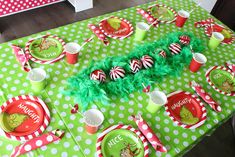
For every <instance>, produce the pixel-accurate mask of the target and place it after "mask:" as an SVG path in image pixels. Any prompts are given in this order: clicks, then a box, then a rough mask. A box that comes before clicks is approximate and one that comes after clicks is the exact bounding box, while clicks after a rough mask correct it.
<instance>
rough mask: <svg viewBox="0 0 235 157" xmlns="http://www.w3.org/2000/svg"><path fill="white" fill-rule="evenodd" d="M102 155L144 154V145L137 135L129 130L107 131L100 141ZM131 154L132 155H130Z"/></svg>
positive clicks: (130, 156) (113, 156)
mask: <svg viewBox="0 0 235 157" xmlns="http://www.w3.org/2000/svg"><path fill="white" fill-rule="evenodd" d="M101 152H102V155H103V157H132V156H133V154H135V155H134V156H135V157H143V156H144V146H143V143H142V141H141V140H140V139H139V137H138V136H137V135H136V134H134V133H133V132H131V131H129V130H124V129H118V130H113V131H111V132H109V133H108V134H107V135H106V136H105V137H104V139H103V141H102V143H101ZM131 154H132V155H131Z"/></svg>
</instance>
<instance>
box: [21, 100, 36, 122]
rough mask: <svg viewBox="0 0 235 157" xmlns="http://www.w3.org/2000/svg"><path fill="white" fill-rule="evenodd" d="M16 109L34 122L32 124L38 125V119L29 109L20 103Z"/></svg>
mask: <svg viewBox="0 0 235 157" xmlns="http://www.w3.org/2000/svg"><path fill="white" fill-rule="evenodd" d="M18 108H20V109H21V110H23V111H24V113H26V114H27V115H29V117H30V118H32V119H33V120H34V123H39V119H40V117H39V116H38V115H37V114H36V113H34V111H33V110H31V109H29V108H28V107H27V106H25V105H23V104H22V103H21V104H19V105H18Z"/></svg>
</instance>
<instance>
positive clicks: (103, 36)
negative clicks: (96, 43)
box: [88, 24, 109, 46]
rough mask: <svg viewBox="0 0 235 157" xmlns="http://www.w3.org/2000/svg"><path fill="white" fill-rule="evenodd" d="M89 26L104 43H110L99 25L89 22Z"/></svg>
mask: <svg viewBox="0 0 235 157" xmlns="http://www.w3.org/2000/svg"><path fill="white" fill-rule="evenodd" d="M88 27H89V28H90V30H91V31H92V32H93V33H94V34H95V35H96V36H97V37H98V38H99V40H101V41H102V42H103V43H104V45H106V46H108V45H109V41H108V38H107V37H106V36H105V35H104V33H103V32H102V31H101V30H100V29H99V27H97V26H96V25H94V24H88Z"/></svg>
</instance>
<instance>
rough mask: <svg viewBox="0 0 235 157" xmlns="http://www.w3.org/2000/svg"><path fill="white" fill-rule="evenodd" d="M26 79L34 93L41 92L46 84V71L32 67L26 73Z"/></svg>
mask: <svg viewBox="0 0 235 157" xmlns="http://www.w3.org/2000/svg"><path fill="white" fill-rule="evenodd" d="M28 79H29V80H30V83H31V88H32V90H33V91H34V92H35V93H39V92H41V91H42V90H43V89H44V88H45V86H46V72H45V70H43V69H41V68H35V69H32V70H31V71H30V72H29V73H28Z"/></svg>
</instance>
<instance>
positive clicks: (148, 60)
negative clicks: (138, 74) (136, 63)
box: [141, 55, 154, 69]
mask: <svg viewBox="0 0 235 157" xmlns="http://www.w3.org/2000/svg"><path fill="white" fill-rule="evenodd" d="M141 62H142V65H143V66H144V68H145V69H148V68H151V67H152V66H153V64H154V62H153V58H152V57H150V56H149V55H144V56H143V57H142V58H141Z"/></svg>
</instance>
